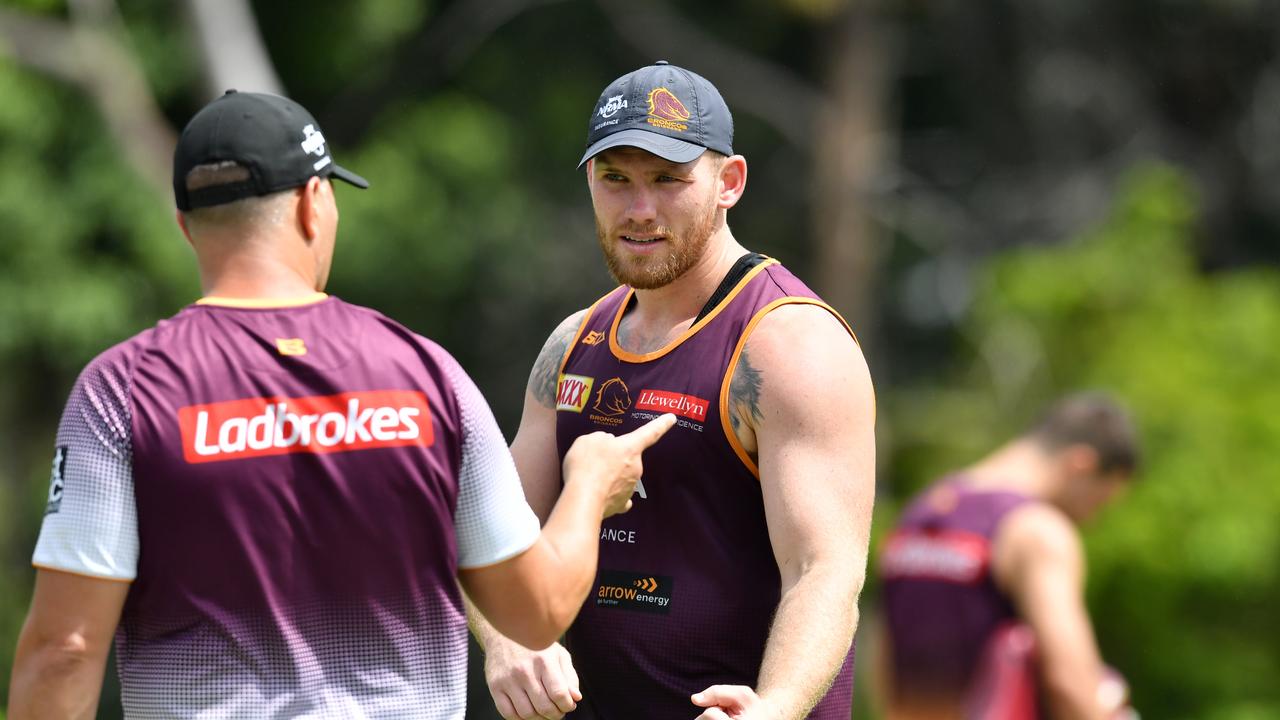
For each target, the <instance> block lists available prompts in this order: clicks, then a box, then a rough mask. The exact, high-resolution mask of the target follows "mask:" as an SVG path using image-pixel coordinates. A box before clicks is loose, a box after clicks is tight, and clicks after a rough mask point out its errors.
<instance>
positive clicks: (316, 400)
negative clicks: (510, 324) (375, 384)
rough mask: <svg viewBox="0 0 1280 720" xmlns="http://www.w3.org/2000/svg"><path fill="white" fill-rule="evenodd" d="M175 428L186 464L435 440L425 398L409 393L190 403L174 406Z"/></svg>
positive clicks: (344, 394)
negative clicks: (176, 413) (202, 403)
mask: <svg viewBox="0 0 1280 720" xmlns="http://www.w3.org/2000/svg"><path fill="white" fill-rule="evenodd" d="M178 426H179V428H180V429H181V431H182V454H183V457H185V458H186V460H187V462H189V463H205V462H219V461H222V460H241V459H244V458H252V457H263V456H266V455H285V454H288V453H331V452H343V451H348V450H369V449H372V448H382V447H402V446H406V445H420V446H422V447H429V446H430V445H431V444H432V443H433V442H434V441H435V432H434V429H433V428H432V425H431V413H430V410H429V409H428V407H427V396H426V395H424V394H422V393H420V392H414V391H410V390H373V391H367V392H350V393H339V394H337V395H317V396H312V397H301V398H280V397H274V398H250V399H246V400H229V401H226V402H218V403H209V404H207V405H190V406H188V407H184V408H180V409H179V410H178Z"/></svg>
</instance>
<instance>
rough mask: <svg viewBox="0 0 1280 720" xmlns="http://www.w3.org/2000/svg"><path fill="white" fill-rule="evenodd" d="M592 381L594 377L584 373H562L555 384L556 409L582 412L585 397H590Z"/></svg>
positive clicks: (593, 381)
mask: <svg viewBox="0 0 1280 720" xmlns="http://www.w3.org/2000/svg"><path fill="white" fill-rule="evenodd" d="M594 383H595V378H589V377H587V376H586V375H566V374H563V373H562V374H561V375H560V382H559V383H558V384H557V385H556V410H568V411H569V412H576V413H580V412H582V409H583V408H585V407H586V406H587V399H588V398H590V397H591V386H592V384H594Z"/></svg>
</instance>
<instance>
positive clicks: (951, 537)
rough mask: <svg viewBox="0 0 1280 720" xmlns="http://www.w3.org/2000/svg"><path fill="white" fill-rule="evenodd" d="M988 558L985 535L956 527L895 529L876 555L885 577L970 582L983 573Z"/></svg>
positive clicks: (987, 545)
mask: <svg viewBox="0 0 1280 720" xmlns="http://www.w3.org/2000/svg"><path fill="white" fill-rule="evenodd" d="M990 559H991V544H990V543H989V542H987V539H986V538H985V537H982V536H981V535H976V534H974V533H968V532H962V531H959V530H942V531H936V532H912V531H898V532H895V533H893V534H892V535H890V536H889V540H888V542H887V543H886V544H885V550H884V552H883V553H882V554H881V556H880V574H881V575H882V576H883V577H885V578H911V579H919V580H940V581H943V582H953V583H962V584H967V583H972V582H976V581H978V580H979V579H981V578H982V577H983V573H984V572H985V571H986V569H987V565H988V563H989V562H990Z"/></svg>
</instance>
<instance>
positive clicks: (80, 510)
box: [32, 353, 138, 580]
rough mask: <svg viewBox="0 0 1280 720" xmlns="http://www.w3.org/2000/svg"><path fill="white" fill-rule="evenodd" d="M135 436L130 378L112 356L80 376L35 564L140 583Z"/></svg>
mask: <svg viewBox="0 0 1280 720" xmlns="http://www.w3.org/2000/svg"><path fill="white" fill-rule="evenodd" d="M113 360H114V361H113ZM131 428H132V418H131V416H130V412H129V376H128V371H127V369H126V368H125V367H124V363H123V362H122V361H121V360H120V358H119V355H118V354H117V353H108V354H106V355H104V356H100V357H99V358H98V359H96V360H94V361H93V362H92V363H90V364H89V366H88V367H86V368H85V369H84V372H82V373H80V377H79V378H78V379H77V380H76V384H75V387H74V388H72V390H71V397H69V398H68V399H67V405H66V407H65V409H64V410H63V412H62V422H61V423H60V424H59V425H58V435H57V441H56V445H57V448H56V449H55V452H54V462H53V469H52V475H53V477H52V478H51V483H50V484H51V487H50V493H49V494H50V498H49V505H48V506H47V508H46V512H45V517H44V523H43V525H42V526H41V528H40V538H39V539H38V540H37V541H36V549H35V554H34V556H33V557H32V564H34V565H36V566H37V567H45V568H51V569H55V570H65V571H68V572H74V573H80V574H84V575H93V576H97V577H105V578H114V579H117V580H132V579H134V577H135V576H136V575H137V566H138V512H137V507H136V505H135V503H134V497H133V454H132V453H133V449H132V436H131V433H132V430H131Z"/></svg>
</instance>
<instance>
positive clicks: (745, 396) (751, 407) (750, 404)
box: [729, 347, 762, 430]
mask: <svg viewBox="0 0 1280 720" xmlns="http://www.w3.org/2000/svg"><path fill="white" fill-rule="evenodd" d="M761 383H762V379H761V377H760V371H759V370H757V369H756V368H755V367H753V366H752V365H751V358H750V357H748V355H747V349H746V348H745V347H744V348H742V354H741V355H739V356H738V366H737V367H736V368H734V370H733V380H730V381H729V422H730V423H732V424H733V429H734V430H738V429H740V428H741V427H742V421H743V420H745V419H748V418H749V419H750V420H751V422H752V424H754V423H756V422H758V421H759V420H760V419H761V417H762V416H761V414H760V385H761Z"/></svg>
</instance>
